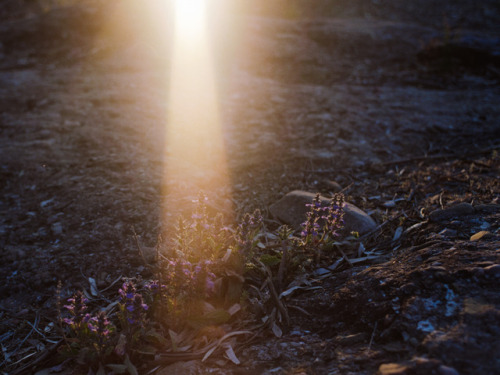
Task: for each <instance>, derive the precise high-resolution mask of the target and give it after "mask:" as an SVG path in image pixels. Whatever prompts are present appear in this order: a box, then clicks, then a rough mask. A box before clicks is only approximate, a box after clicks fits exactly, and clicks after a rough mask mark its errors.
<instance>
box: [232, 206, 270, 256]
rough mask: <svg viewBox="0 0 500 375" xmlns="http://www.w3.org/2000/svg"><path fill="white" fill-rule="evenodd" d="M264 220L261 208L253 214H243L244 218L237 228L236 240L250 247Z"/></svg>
mask: <svg viewBox="0 0 500 375" xmlns="http://www.w3.org/2000/svg"><path fill="white" fill-rule="evenodd" d="M263 221H264V220H263V218H262V214H261V213H260V210H255V211H254V212H253V214H249V213H246V214H245V215H243V219H242V221H241V223H240V224H239V225H238V228H237V229H236V240H237V241H238V242H239V244H240V245H241V246H243V247H248V246H249V245H251V244H252V242H253V240H254V237H255V235H256V234H257V233H256V232H257V231H258V230H259V229H260V228H261V226H262V224H263Z"/></svg>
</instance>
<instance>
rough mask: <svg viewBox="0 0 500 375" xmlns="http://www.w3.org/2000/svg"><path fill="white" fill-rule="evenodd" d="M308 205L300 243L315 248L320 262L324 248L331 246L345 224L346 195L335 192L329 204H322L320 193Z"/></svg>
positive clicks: (305, 246)
mask: <svg viewBox="0 0 500 375" xmlns="http://www.w3.org/2000/svg"><path fill="white" fill-rule="evenodd" d="M306 206H308V207H309V212H308V213H307V214H306V215H307V219H306V221H305V222H304V223H302V232H301V238H302V240H301V243H300V245H301V246H302V247H303V248H304V249H309V250H313V251H314V252H315V253H316V261H317V262H319V258H320V257H321V251H322V249H324V248H329V247H331V245H332V244H333V243H334V242H335V240H336V239H337V237H338V236H339V231H340V230H341V229H342V228H343V226H344V195H343V194H335V195H334V196H333V198H332V199H331V200H330V203H329V205H328V206H322V205H321V199H320V195H319V194H316V196H315V197H314V199H313V201H312V203H310V204H307V205H306Z"/></svg>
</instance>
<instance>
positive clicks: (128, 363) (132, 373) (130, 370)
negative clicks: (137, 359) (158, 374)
mask: <svg viewBox="0 0 500 375" xmlns="http://www.w3.org/2000/svg"><path fill="white" fill-rule="evenodd" d="M123 364H124V365H125V366H127V371H128V373H129V374H130V375H139V373H138V372H137V369H136V368H135V366H134V365H133V363H132V362H131V361H130V358H129V357H128V354H127V355H126V356H125V361H124V362H123Z"/></svg>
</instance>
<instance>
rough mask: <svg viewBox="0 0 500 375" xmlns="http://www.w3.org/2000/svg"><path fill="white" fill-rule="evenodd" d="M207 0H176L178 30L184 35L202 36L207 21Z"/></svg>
mask: <svg viewBox="0 0 500 375" xmlns="http://www.w3.org/2000/svg"><path fill="white" fill-rule="evenodd" d="M205 6H206V0H175V4H174V9H175V24H176V30H177V32H178V33H179V34H181V35H183V36H201V34H202V31H203V28H204V26H205V21H206V9H205Z"/></svg>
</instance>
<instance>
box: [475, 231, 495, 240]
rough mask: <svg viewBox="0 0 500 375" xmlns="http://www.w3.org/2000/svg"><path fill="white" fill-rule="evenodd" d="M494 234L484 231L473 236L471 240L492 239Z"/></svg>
mask: <svg viewBox="0 0 500 375" xmlns="http://www.w3.org/2000/svg"><path fill="white" fill-rule="evenodd" d="M491 236H492V234H491V233H490V232H488V231H486V230H482V231H481V232H477V233H476V234H474V235H472V236H471V238H470V240H471V241H479V240H481V239H487V238H488V237H491Z"/></svg>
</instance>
